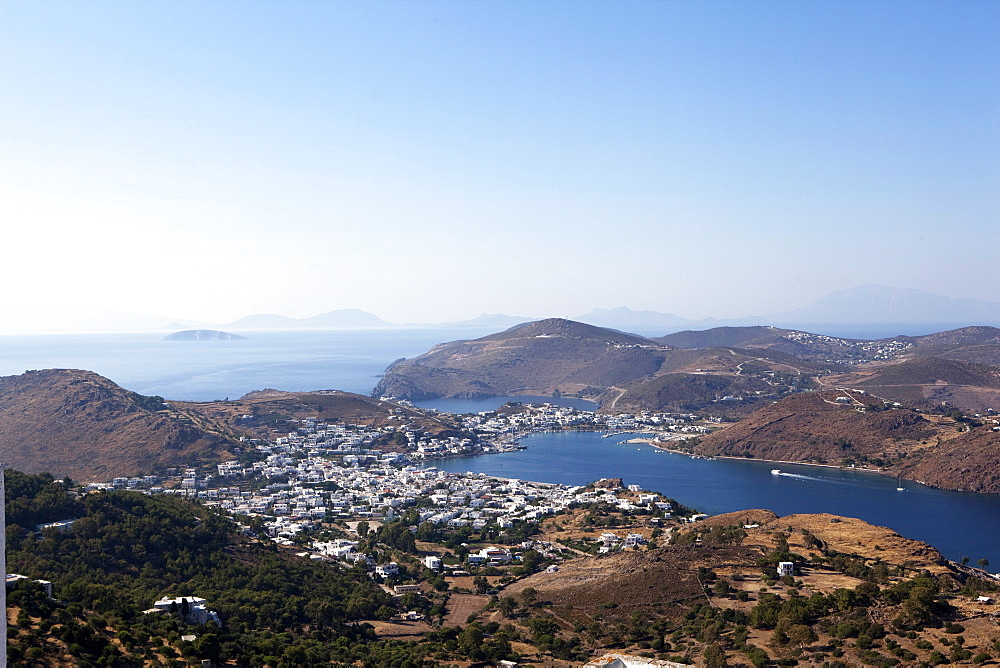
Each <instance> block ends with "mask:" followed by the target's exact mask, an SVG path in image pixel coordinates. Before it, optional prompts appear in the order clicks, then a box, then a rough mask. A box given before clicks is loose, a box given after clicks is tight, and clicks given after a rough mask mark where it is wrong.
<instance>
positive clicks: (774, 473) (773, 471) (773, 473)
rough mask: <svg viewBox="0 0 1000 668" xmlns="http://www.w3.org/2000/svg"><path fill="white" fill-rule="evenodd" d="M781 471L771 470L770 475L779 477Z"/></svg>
mask: <svg viewBox="0 0 1000 668" xmlns="http://www.w3.org/2000/svg"><path fill="white" fill-rule="evenodd" d="M780 474H781V469H771V475H780Z"/></svg>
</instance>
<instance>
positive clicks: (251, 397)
mask: <svg viewBox="0 0 1000 668" xmlns="http://www.w3.org/2000/svg"><path fill="white" fill-rule="evenodd" d="M171 405H172V406H173V407H174V408H175V409H176V410H178V411H183V413H184V414H185V415H186V416H187V417H188V418H189V419H191V420H192V421H194V422H195V423H197V424H200V423H204V424H205V425H216V426H217V427H218V426H221V427H222V428H224V429H226V430H227V431H230V432H231V433H233V434H235V435H238V436H246V437H248V438H261V439H273V438H274V437H275V436H281V435H285V434H287V433H288V432H289V431H294V430H296V429H298V428H299V426H300V424H299V422H300V421H302V420H307V419H314V420H319V421H322V422H345V423H348V424H363V425H369V426H374V427H383V426H393V427H397V428H403V429H405V430H412V431H420V432H425V433H427V434H430V435H432V436H434V435H439V434H442V433H444V432H456V431H457V429H458V424H457V422H456V421H455V420H453V419H452V418H450V417H449V416H448V415H447V414H445V415H440V414H436V413H431V412H426V411H423V410H420V409H419V408H411V407H407V406H401V405H399V404H395V403H389V402H386V401H380V400H378V399H372V398H370V397H365V396H362V395H360V394H352V393H350V392H341V391H339V390H320V391H316V392H284V391H280V390H256V391H254V392H250V393H248V394H246V395H244V396H243V397H240V398H239V399H237V400H235V401H205V402H171ZM382 449H384V450H386V449H392V448H390V447H382Z"/></svg>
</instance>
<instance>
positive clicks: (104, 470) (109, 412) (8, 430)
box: [0, 369, 233, 480]
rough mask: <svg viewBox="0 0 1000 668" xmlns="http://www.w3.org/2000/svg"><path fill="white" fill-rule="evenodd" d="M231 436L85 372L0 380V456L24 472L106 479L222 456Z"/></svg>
mask: <svg viewBox="0 0 1000 668" xmlns="http://www.w3.org/2000/svg"><path fill="white" fill-rule="evenodd" d="M232 444H233V439H232V438H230V436H229V435H227V434H225V433H223V432H222V431H220V430H218V429H215V430H214V431H213V430H212V426H211V425H202V426H196V425H195V424H193V423H192V422H191V420H189V419H185V418H184V416H181V415H177V414H171V412H170V411H168V410H167V407H165V406H164V402H163V399H161V398H159V397H144V396H142V395H139V394H136V393H134V392H130V391H128V390H126V389H124V388H122V387H119V386H118V385H116V384H115V383H113V382H112V381H110V380H108V379H107V378H104V377H102V376H99V375H97V374H96V373H92V372H90V371H78V370H71V369H49V370H45V371H28V372H26V373H24V374H21V375H19V376H6V377H2V378H0V458H2V459H3V461H4V463H5V465H7V466H11V467H14V468H17V469H20V470H22V471H26V472H42V471H48V472H51V473H53V474H55V475H57V476H71V477H73V478H76V479H80V480H109V479H111V478H113V477H116V476H125V475H128V476H131V475H136V474H137V473H140V472H149V471H153V470H157V469H161V468H163V467H168V466H180V465H190V464H193V463H195V462H198V461H204V460H219V459H221V458H223V457H224V456H225V455H226V453H227V451H228V450H229V448H230V447H231V445H232Z"/></svg>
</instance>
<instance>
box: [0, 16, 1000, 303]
mask: <svg viewBox="0 0 1000 668" xmlns="http://www.w3.org/2000/svg"><path fill="white" fill-rule="evenodd" d="M998 24H1000V5H997V4H996V3H990V2H948V3H945V2H908V3H895V2H836V3H833V2H802V3H786V2H753V3H732V2H620V3H599V2H546V3H529V2H505V3H464V2H407V3H388V2H385V3H367V2H366V3H362V2H354V3H351V2H336V3H334V2H227V1H222V0H219V1H213V2H203V1H194V0H192V1H187V2H136V3H125V2H103V1H98V2H62V1H52V2H44V3H38V2H26V1H23V0H13V1H10V2H6V3H3V6H2V7H0V53H2V62H3V63H4V66H3V68H2V69H0V86H2V90H3V91H4V95H2V96H0V123H2V126H3V127H4V128H5V131H4V132H3V133H2V134H0V199H2V203H3V204H2V209H3V218H4V225H3V229H4V238H5V244H4V245H5V248H6V253H5V257H4V262H3V263H2V265H0V280H2V281H3V284H4V286H5V287H6V289H5V290H4V291H3V293H2V298H0V309H2V310H5V311H18V310H31V309H51V310H80V311H90V310H94V311H117V312H125V313H140V314H155V315H160V316H165V317H175V318H186V319H191V320H200V321H206V322H216V323H222V322H227V321H231V320H235V319H237V318H240V317H242V316H245V315H249V314H252V313H278V314H283V315H287V316H293V317H308V316H312V315H315V314H317V313H321V312H324V311H329V310H333V309H343V308H359V309H364V310H366V311H370V312H372V313H375V314H377V315H378V316H380V317H381V318H384V319H386V320H389V321H392V322H400V323H406V322H441V321H448V320H460V319H465V318H472V317H475V316H476V315H478V314H480V313H483V312H489V313H507V314H512V315H526V316H539V317H541V316H569V315H573V314H576V313H581V312H585V311H589V310H591V309H594V308H597V307H608V308H611V307H617V306H628V307H630V308H632V309H648V310H656V311H662V312H671V313H677V314H679V315H681V316H684V317H690V318H703V317H708V316H713V317H742V316H749V315H762V314H767V313H775V312H780V311H784V310H788V309H793V308H796V307H799V306H802V305H804V304H807V303H810V302H813V301H815V300H816V299H818V298H820V297H822V296H823V295H825V294H828V293H830V292H832V291H835V290H841V289H845V288H849V287H852V286H857V285H861V284H865V283H880V284H886V285H894V286H898V287H900V288H915V289H920V290H926V291H930V292H934V293H938V294H943V295H948V296H951V297H963V298H974V299H980V300H995V299H996V298H997V295H998V294H1000V274H998V272H997V271H996V266H997V260H996V257H997V248H998V246H1000V244H998V242H1000V232H998V230H1000V226H998V224H997V213H998V186H1000V178H998V177H1000V160H998V158H1000V123H998V110H1000V86H998V83H997V82H998V81H1000V41H998V40H997V39H996V35H997V28H998Z"/></svg>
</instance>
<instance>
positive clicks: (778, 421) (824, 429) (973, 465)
mask: <svg viewBox="0 0 1000 668" xmlns="http://www.w3.org/2000/svg"><path fill="white" fill-rule="evenodd" d="M996 424H997V423H996V421H995V420H993V419H976V418H969V417H966V416H964V415H963V414H962V413H961V412H960V411H953V410H950V409H949V408H947V407H945V408H943V409H941V410H939V411H937V412H929V411H920V410H914V409H911V408H907V407H905V406H901V405H894V404H892V403H889V402H886V401H885V400H883V399H882V398H880V397H876V396H874V395H871V394H867V393H864V392H863V391H861V390H845V389H839V390H823V391H820V392H807V393H803V394H796V395H793V396H790V397H787V398H785V399H783V400H781V401H779V402H778V403H776V404H773V405H770V406H766V407H764V408H761V409H759V410H758V411H756V412H754V413H752V414H750V415H749V416H747V417H745V418H744V419H742V420H740V421H739V422H737V423H735V424H733V425H730V426H728V427H726V428H725V429H723V430H721V431H717V432H714V433H712V434H709V435H707V436H705V437H704V438H702V439H700V440H699V441H698V443H697V445H696V446H695V448H694V450H695V452H697V453H699V454H702V455H710V456H730V457H753V458H757V459H765V460H770V461H791V462H803V463H816V464H827V465H857V466H863V467H869V468H873V469H875V470H877V471H881V472H884V473H886V474H888V475H894V476H895V475H899V476H902V477H904V478H906V479H910V480H916V481H918V482H921V483H924V484H927V485H932V486H935V487H941V488H944V489H953V490H961V491H972V492H980V493H988V494H1000V432H998V431H994V430H993V428H994V427H995V426H996Z"/></svg>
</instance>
